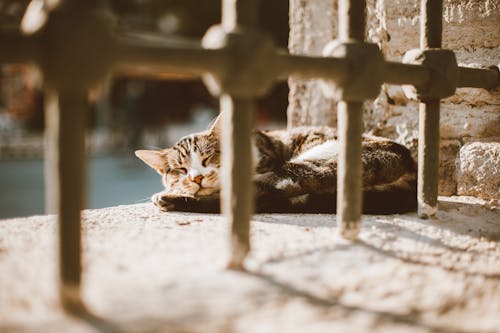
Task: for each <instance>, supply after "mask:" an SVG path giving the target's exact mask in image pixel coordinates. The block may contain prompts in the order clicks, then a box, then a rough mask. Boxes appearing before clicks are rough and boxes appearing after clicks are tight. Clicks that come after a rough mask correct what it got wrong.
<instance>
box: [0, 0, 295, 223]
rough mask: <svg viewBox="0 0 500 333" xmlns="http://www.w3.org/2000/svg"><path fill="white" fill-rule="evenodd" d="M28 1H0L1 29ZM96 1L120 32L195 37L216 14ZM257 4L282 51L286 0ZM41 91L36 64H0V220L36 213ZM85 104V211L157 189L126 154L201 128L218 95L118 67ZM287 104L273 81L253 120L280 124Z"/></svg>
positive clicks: (145, 196)
mask: <svg viewBox="0 0 500 333" xmlns="http://www.w3.org/2000/svg"><path fill="white" fill-rule="evenodd" d="M29 3H30V1H27V0H2V1H0V29H19V25H20V22H21V19H22V17H23V14H24V12H25V10H26V8H27V6H28V5H29ZM101 6H102V7H103V9H105V10H108V11H109V12H111V13H112V14H113V15H114V16H115V18H116V23H117V32H118V33H119V32H134V33H144V34H154V35H156V36H158V35H162V36H173V35H176V36H183V37H188V38H195V39H200V38H201V37H202V36H203V34H204V33H205V31H206V30H207V29H208V27H210V26H211V25H213V24H216V23H218V22H220V11H221V8H220V0H203V1H199V0H107V1H101ZM262 8H263V10H261V13H260V16H259V17H260V19H261V27H262V29H263V30H266V31H267V32H268V33H269V34H270V35H271V36H272V37H273V38H274V40H275V42H276V44H277V45H279V46H280V47H283V48H286V46H287V41H288V29H289V28H288V0H273V1H270V2H269V3H266V4H265V7H264V6H262ZM264 9H265V10H264ZM1 47H8V45H2V46H1ZM98 56H99V55H98V54H93V55H92V57H98ZM43 89H44V88H43V78H42V76H41V74H40V73H39V72H38V71H37V69H36V68H33V67H29V66H26V65H4V66H1V67H0V218H7V217H17V216H28V215H33V214H43V213H44V167H43V164H44V163H43V151H44V136H43V132H44V111H43V104H44V101H43V99H44V97H43ZM88 102H89V105H90V106H91V108H90V109H91V111H90V112H91V115H90V116H89V119H90V121H89V123H88V132H87V151H88V156H89V159H88V202H87V205H86V208H101V207H108V206H115V205H123V204H133V203H139V202H147V201H149V197H150V196H151V195H152V194H153V193H155V192H158V191H160V190H161V184H160V177H159V176H158V175H157V174H156V172H154V171H153V170H152V169H150V168H149V167H147V166H146V165H145V164H143V163H142V162H140V161H139V160H138V159H137V158H136V157H135V156H134V154H133V151H134V150H136V149H157V148H164V147H167V146H169V145H172V144H173V143H175V142H176V141H177V140H178V139H179V138H180V137H182V136H184V135H186V134H189V133H193V132H196V131H200V130H203V129H204V128H206V126H207V125H208V124H209V123H210V121H211V120H212V119H213V118H214V117H215V116H216V115H217V113H218V102H217V100H216V99H214V98H213V97H212V96H211V95H210V94H209V93H208V92H207V90H206V88H205V86H204V85H203V83H202V82H201V81H200V80H199V79H197V78H194V77H179V76H168V75H167V76H166V77H163V78H162V79H161V80H160V79H150V78H142V77H138V76H136V75H134V74H133V73H130V75H123V74H122V75H120V76H114V77H111V78H109V79H108V80H107V81H106V82H103V84H102V85H101V86H100V87H97V88H96V89H95V90H94V91H92V92H90V93H89V96H88ZM287 104H288V86H287V84H286V83H280V84H277V85H276V86H275V87H274V89H273V90H272V91H271V92H270V93H269V94H268V95H267V96H265V97H263V98H262V99H260V100H259V102H258V105H257V109H256V110H255V111H256V124H257V127H260V128H275V127H282V126H284V125H285V121H286V107H287Z"/></svg>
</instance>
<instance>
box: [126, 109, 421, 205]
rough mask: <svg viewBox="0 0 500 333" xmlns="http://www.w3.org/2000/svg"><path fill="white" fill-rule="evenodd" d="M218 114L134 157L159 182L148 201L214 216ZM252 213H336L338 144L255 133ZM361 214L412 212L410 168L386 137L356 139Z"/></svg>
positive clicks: (307, 131) (331, 138) (318, 134)
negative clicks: (193, 130) (159, 189)
mask: <svg viewBox="0 0 500 333" xmlns="http://www.w3.org/2000/svg"><path fill="white" fill-rule="evenodd" d="M220 123H221V121H220V116H219V117H217V118H216V119H215V121H214V122H213V123H212V124H211V125H210V126H209V128H208V129H207V130H205V131H203V132H200V133H196V134H192V135H188V136H186V137H183V138H181V139H180V140H179V141H178V142H177V143H176V144H175V145H174V146H173V147H171V148H167V149H163V150H138V151H136V152H135V154H136V156H137V157H139V158H140V159H141V160H143V161H144V162H145V163H146V164H148V165H149V166H151V167H152V168H153V169H155V170H156V171H157V172H158V173H159V174H160V175H161V177H162V183H163V186H164V187H165V190H164V191H162V192H160V193H156V194H154V195H153V196H152V198H151V200H152V201H153V203H154V204H155V205H156V206H157V207H159V208H160V209H161V210H164V211H172V210H176V211H192V212H207V213H216V212H219V193H220V187H221V185H220V178H219V177H220V167H221V165H220V139H219V138H220V133H221V128H220V126H221V125H220ZM252 141H253V142H252V148H253V155H254V156H253V157H254V170H255V172H254V176H253V182H254V186H255V205H256V207H255V211H256V212H257V213H265V212H268V213H271V212H276V213H286V212H288V213H335V211H336V188H337V154H338V149H339V147H338V141H337V135H336V130H335V129H334V128H330V127H297V128H293V129H290V130H272V131H260V130H254V132H253V140H252ZM362 147H363V149H362V167H363V213H365V214H394V213H403V212H408V211H413V210H415V209H416V206H417V201H416V165H415V162H414V160H413V158H412V156H411V153H410V151H409V150H408V149H407V148H406V147H404V146H402V145H400V144H398V143H396V142H393V141H390V140H388V139H385V138H379V137H371V136H367V135H365V136H363V141H362Z"/></svg>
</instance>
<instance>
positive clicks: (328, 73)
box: [277, 52, 348, 81]
mask: <svg viewBox="0 0 500 333" xmlns="http://www.w3.org/2000/svg"><path fill="white" fill-rule="evenodd" d="M278 58H279V60H278V64H277V65H278V66H279V70H278V79H280V80H287V79H288V77H289V76H290V75H293V76H295V77H299V78H304V79H312V78H326V79H330V80H339V81H340V80H342V79H344V78H346V77H347V72H348V63H347V60H346V59H341V58H333V57H329V58H325V57H311V56H301V55H292V54H288V53H285V52H282V53H279V54H278Z"/></svg>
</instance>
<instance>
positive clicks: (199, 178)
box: [191, 175, 203, 185]
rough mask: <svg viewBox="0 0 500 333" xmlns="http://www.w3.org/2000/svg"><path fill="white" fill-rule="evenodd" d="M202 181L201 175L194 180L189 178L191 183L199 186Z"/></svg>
mask: <svg viewBox="0 0 500 333" xmlns="http://www.w3.org/2000/svg"><path fill="white" fill-rule="evenodd" d="M202 180H203V176H202V175H198V176H196V177H194V178H191V181H193V182H195V183H196V184H198V185H200V184H201V181H202Z"/></svg>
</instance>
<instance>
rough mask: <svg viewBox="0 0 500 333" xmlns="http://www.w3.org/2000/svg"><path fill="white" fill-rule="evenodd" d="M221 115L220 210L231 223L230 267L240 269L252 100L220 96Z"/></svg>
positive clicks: (246, 228)
mask: <svg viewBox="0 0 500 333" xmlns="http://www.w3.org/2000/svg"><path fill="white" fill-rule="evenodd" d="M220 107H221V112H222V126H223V130H222V159H223V160H222V166H223V168H224V169H223V173H224V176H223V180H224V186H223V189H222V191H223V193H222V211H223V212H224V214H225V215H226V216H227V217H228V218H229V219H230V221H231V222H232V231H231V250H232V252H231V259H230V263H229V267H230V268H234V269H241V268H243V261H244V259H245V257H246V255H247V254H248V252H249V251H250V217H251V215H252V210H253V188H252V187H253V184H252V172H253V170H252V166H253V163H252V155H251V133H252V129H253V125H254V112H255V100H254V99H253V98H235V97H231V96H229V95H223V96H222V97H221V99H220Z"/></svg>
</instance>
